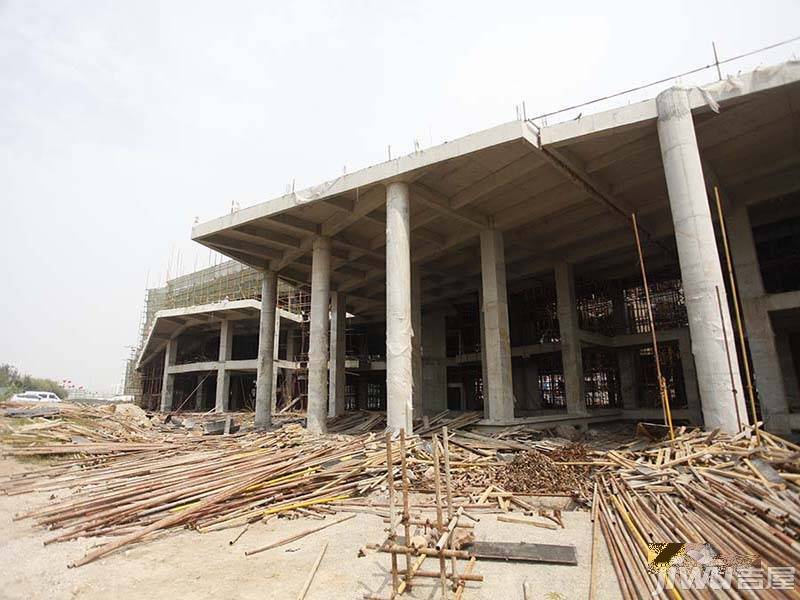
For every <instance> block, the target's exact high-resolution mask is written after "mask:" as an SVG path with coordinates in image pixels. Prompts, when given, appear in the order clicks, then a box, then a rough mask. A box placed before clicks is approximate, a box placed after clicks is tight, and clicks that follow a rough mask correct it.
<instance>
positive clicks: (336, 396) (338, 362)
mask: <svg viewBox="0 0 800 600" xmlns="http://www.w3.org/2000/svg"><path fill="white" fill-rule="evenodd" d="M346 321H347V303H346V301H345V296H344V294H342V293H341V292H331V340H330V361H329V363H330V364H329V367H328V369H329V372H328V416H329V417H339V416H341V415H343V414H344V393H345V377H346V372H345V368H344V366H345V365H344V363H345V350H346V348H345V329H346Z"/></svg>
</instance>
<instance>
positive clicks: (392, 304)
mask: <svg viewBox="0 0 800 600" xmlns="http://www.w3.org/2000/svg"><path fill="white" fill-rule="evenodd" d="M409 195H410V193H409V189H408V184H407V183H404V182H393V183H390V184H388V185H387V186H386V420H387V426H388V428H389V429H390V430H392V431H395V432H397V431H400V430H401V429H405V430H406V433H411V431H412V416H413V413H412V406H413V405H412V388H413V384H414V379H413V367H412V358H411V354H412V352H411V345H412V343H411V339H412V325H411V250H410V238H409V232H410V224H409Z"/></svg>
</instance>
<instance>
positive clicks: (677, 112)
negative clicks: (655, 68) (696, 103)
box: [656, 88, 747, 433]
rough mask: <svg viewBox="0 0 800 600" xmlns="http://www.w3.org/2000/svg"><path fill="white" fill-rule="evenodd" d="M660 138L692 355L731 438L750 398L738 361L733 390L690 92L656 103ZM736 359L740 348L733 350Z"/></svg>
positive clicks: (712, 414) (711, 423)
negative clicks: (742, 380)
mask: <svg viewBox="0 0 800 600" xmlns="http://www.w3.org/2000/svg"><path fill="white" fill-rule="evenodd" d="M656 107H657V109H658V139H659V143H660V145H661V159H662V161H663V163H664V175H665V176H666V180H667V191H668V192H669V203H670V209H671V211H672V221H673V223H674V225H675V241H676V243H677V247H678V259H679V262H680V267H681V278H682V280H683V289H684V292H685V295H686V311H687V313H688V315H689V329H690V331H691V335H692V351H693V354H694V359H695V365H696V366H697V380H698V384H699V388H700V397H701V400H702V406H703V419H704V421H705V426H706V428H707V429H714V428H716V427H719V428H721V429H722V430H724V431H727V432H729V433H735V432H737V431H738V430H739V424H738V423H737V422H736V410H735V407H734V399H733V396H735V397H736V402H737V403H738V405H739V414H740V415H741V416H742V418H743V417H744V416H746V415H747V413H746V412H745V403H744V394H743V393H742V388H741V377H740V376H739V366H738V362H737V361H736V360H732V361H731V362H732V366H733V371H734V373H733V375H734V382H735V386H734V387H735V393H734V392H733V391H732V390H731V384H730V374H729V371H728V358H727V354H726V351H725V344H724V341H723V329H722V328H723V326H724V327H725V329H726V330H727V336H728V342H729V344H730V342H731V341H733V340H735V338H734V337H733V329H732V328H731V326H730V319H729V318H727V317H726V318H725V324H724V325H723V323H722V320H721V318H720V313H719V306H718V304H717V294H716V290H715V288H719V293H720V295H721V298H722V306H723V307H726V306H728V302H727V300H728V299H727V294H726V292H725V284H724V283H723V279H722V269H721V268H720V263H719V255H718V254H717V244H716V239H715V237H714V227H713V225H712V223H711V212H710V210H709V205H708V197H707V196H706V186H705V180H704V178H703V169H702V166H701V163H700V153H699V151H698V148H697V139H696V138H695V132H694V123H693V121H692V112H691V109H690V108H689V95H688V92H687V91H686V90H684V89H680V88H670V89H669V90H666V91H664V92H662V93H660V94H659V95H658V97H657V98H656ZM731 355H732V358H734V359H735V357H736V351H735V347H733V346H731Z"/></svg>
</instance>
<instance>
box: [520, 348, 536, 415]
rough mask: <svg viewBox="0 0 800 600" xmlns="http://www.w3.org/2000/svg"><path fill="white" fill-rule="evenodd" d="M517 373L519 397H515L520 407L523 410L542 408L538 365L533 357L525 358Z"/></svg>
mask: <svg viewBox="0 0 800 600" xmlns="http://www.w3.org/2000/svg"><path fill="white" fill-rule="evenodd" d="M519 371H520V375H519V388H520V390H521V395H518V396H517V401H518V402H519V403H520V407H521V408H524V409H525V410H538V409H540V408H542V390H541V389H540V388H539V365H537V364H536V361H535V360H534V358H533V357H531V356H525V357H523V358H522V360H521V362H520V365H519ZM520 398H521V400H520Z"/></svg>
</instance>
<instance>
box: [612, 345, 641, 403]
mask: <svg viewBox="0 0 800 600" xmlns="http://www.w3.org/2000/svg"><path fill="white" fill-rule="evenodd" d="M635 352H636V349H635V348H620V349H619V351H618V352H617V364H618V366H619V392H620V396H621V398H622V408H623V409H625V410H634V409H636V408H637V407H638V404H639V403H638V401H637V391H638V388H639V386H638V382H637V377H636V360H635V358H636V357H635V354H634V353H635Z"/></svg>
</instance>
